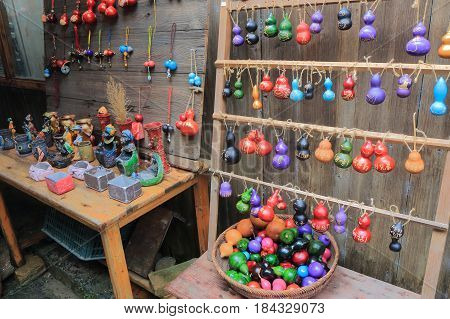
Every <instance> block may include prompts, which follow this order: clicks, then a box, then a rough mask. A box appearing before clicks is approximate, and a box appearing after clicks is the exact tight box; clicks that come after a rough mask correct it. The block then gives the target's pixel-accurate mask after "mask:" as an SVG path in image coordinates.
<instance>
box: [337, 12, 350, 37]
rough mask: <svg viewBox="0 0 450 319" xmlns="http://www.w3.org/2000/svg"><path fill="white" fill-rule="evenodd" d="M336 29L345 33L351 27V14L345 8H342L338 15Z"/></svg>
mask: <svg viewBox="0 0 450 319" xmlns="http://www.w3.org/2000/svg"><path fill="white" fill-rule="evenodd" d="M337 19H338V29H339V30H342V31H345V30H349V29H350V28H351V27H352V12H351V11H350V10H349V9H348V8H347V7H342V8H341V9H340V10H339V12H338V14H337Z"/></svg>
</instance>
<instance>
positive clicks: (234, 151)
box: [222, 128, 241, 165]
mask: <svg viewBox="0 0 450 319" xmlns="http://www.w3.org/2000/svg"><path fill="white" fill-rule="evenodd" d="M225 140H226V143H227V148H226V149H225V151H224V152H223V154H222V158H223V160H224V161H225V163H227V164H231V165H232V164H236V163H238V162H239V160H240V159H241V152H240V151H239V149H238V148H237V147H236V146H235V145H234V144H235V143H236V137H235V136H234V133H233V131H232V129H231V128H228V130H227V134H226V138H225Z"/></svg>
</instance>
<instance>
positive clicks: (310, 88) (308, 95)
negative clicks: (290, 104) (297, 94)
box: [303, 68, 322, 100]
mask: <svg viewBox="0 0 450 319" xmlns="http://www.w3.org/2000/svg"><path fill="white" fill-rule="evenodd" d="M314 73H317V74H318V75H319V77H320V78H319V80H318V81H317V82H315V83H314V82H313V75H314ZM321 81H322V73H321V72H320V71H319V70H318V69H317V68H316V71H314V70H313V69H311V70H310V72H309V77H308V70H307V71H306V84H305V85H304V86H303V93H304V95H305V99H306V100H312V99H313V98H314V86H315V85H318V84H319V83H320V82H321Z"/></svg>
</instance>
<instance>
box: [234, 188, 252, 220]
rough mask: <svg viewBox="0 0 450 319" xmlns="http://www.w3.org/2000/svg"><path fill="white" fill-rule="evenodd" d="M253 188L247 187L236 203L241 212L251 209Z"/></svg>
mask: <svg viewBox="0 0 450 319" xmlns="http://www.w3.org/2000/svg"><path fill="white" fill-rule="evenodd" d="M252 193H253V188H251V187H250V188H247V189H246V190H245V191H244V192H243V193H242V194H241V196H240V198H239V200H238V202H237V203H236V209H237V211H238V212H240V213H241V214H245V213H247V212H248V211H250V199H251V197H252Z"/></svg>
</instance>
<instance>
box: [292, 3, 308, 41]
mask: <svg viewBox="0 0 450 319" xmlns="http://www.w3.org/2000/svg"><path fill="white" fill-rule="evenodd" d="M298 10H299V14H298V16H299V19H300V23H299V24H298V25H297V28H296V31H297V35H296V37H295V39H296V40H297V43H298V44H300V45H306V44H308V43H309V41H311V31H309V25H308V24H307V23H306V22H305V18H306V7H305V6H304V7H303V17H301V13H300V10H301V7H300V6H299V8H298Z"/></svg>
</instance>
